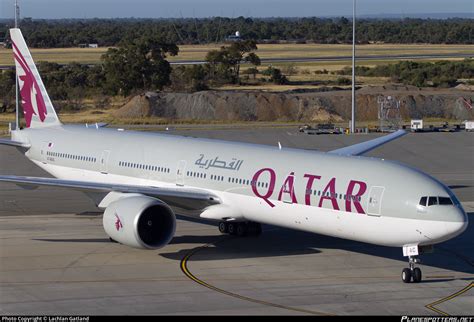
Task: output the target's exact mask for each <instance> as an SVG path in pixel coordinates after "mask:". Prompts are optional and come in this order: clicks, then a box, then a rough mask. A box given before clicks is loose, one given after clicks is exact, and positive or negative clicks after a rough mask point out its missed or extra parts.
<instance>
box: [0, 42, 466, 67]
mask: <svg viewBox="0 0 474 322" xmlns="http://www.w3.org/2000/svg"><path fill="white" fill-rule="evenodd" d="M220 46H222V44H218V45H217V44H216V45H186V46H180V53H179V55H177V56H175V57H169V58H168V59H169V61H171V62H173V61H179V60H204V59H205V57H206V54H207V52H209V51H210V50H213V49H219V48H220ZM106 51H107V48H105V47H104V48H55V49H31V53H32V55H33V58H34V59H35V61H51V62H56V63H61V64H66V63H70V62H79V63H83V64H95V63H98V62H100V58H101V56H102V55H103V54H104V53H105V52H106ZM257 54H258V55H259V56H260V58H264V59H265V58H308V57H312V58H317V57H325V56H335V57H340V56H350V55H351V46H350V45H320V44H260V45H258V51H257ZM401 54H404V55H409V54H473V55H474V45H426V44H422V45H400V44H396V45H393V44H376V45H359V46H358V47H357V55H361V56H370V55H401ZM385 62H387V61H385ZM337 63H338V64H341V62H337ZM370 63H372V62H370ZM304 64H310V63H304ZM364 64H366V62H364ZM6 65H13V58H12V51H11V49H4V48H2V49H0V66H6Z"/></svg>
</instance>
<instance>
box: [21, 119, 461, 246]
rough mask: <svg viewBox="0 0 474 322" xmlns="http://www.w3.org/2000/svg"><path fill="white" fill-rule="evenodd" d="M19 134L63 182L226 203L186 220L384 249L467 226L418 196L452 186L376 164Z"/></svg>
mask: <svg viewBox="0 0 474 322" xmlns="http://www.w3.org/2000/svg"><path fill="white" fill-rule="evenodd" d="M20 132H21V133H19V134H16V135H18V136H21V138H20V139H21V141H22V142H24V141H28V142H30V143H31V145H32V147H31V149H30V150H29V151H28V152H27V153H26V155H27V157H28V158H30V159H31V160H32V161H33V162H35V163H36V164H37V165H38V166H40V167H41V168H43V169H44V170H46V171H47V172H49V173H51V174H52V175H53V176H55V177H57V178H61V179H69V180H78V181H90V182H101V183H114V184H133V185H143V186H157V187H166V186H173V187H176V186H183V187H196V188H200V189H206V190H208V191H210V192H212V193H214V194H215V195H217V196H219V198H220V199H221V201H222V204H223V205H225V206H220V205H219V206H213V207H217V208H216V209H217V210H218V211H207V210H205V211H204V212H202V213H200V214H187V215H194V216H201V217H204V218H210V219H215V220H223V219H233V220H237V221H255V222H259V223H265V224H271V225H276V226H282V227H288V228H293V229H298V230H303V231H308V232H314V233H319V234H324V235H329V236H335V237H340V238H347V239H351V240H357V241H362V242H368V243H373V244H379V245H387V246H403V245H428V244H435V243H439V242H442V241H445V240H447V239H450V238H452V237H454V236H456V235H458V234H459V233H460V232H461V231H462V230H464V229H465V227H466V225H467V220H466V215H465V213H464V211H463V210H462V207H461V206H460V205H459V203H458V202H457V201H456V202H455V205H451V206H437V207H420V205H419V201H420V197H422V196H440V197H452V198H454V197H453V195H452V193H451V192H450V191H449V189H448V188H446V187H445V186H444V185H442V184H440V183H439V182H438V181H436V180H434V179H433V178H431V177H429V176H427V175H425V174H423V173H422V172H420V171H417V170H414V169H411V168H409V167H406V166H403V165H400V164H396V163H392V162H387V161H384V160H380V159H375V158H364V157H345V156H338V155H331V154H326V153H321V152H315V151H305V150H297V149H285V148H284V149H281V150H280V149H278V148H277V147H269V146H259V145H253V144H244V143H233V142H223V141H217V140H208V139H197V138H189V137H180V136H172V135H157V134H149V133H140V132H128V131H118V130H114V129H102V128H99V129H95V128H94V129H90V128H85V127H79V126H63V127H52V128H46V129H44V128H43V129H40V130H37V129H26V130H22V131H20ZM219 207H220V208H219ZM177 212H178V213H179V210H177Z"/></svg>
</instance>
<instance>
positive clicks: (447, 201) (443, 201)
mask: <svg viewBox="0 0 474 322" xmlns="http://www.w3.org/2000/svg"><path fill="white" fill-rule="evenodd" d="M438 200H439V204H440V205H452V204H453V201H452V200H451V198H448V197H438Z"/></svg>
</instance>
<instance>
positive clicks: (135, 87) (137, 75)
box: [0, 35, 474, 110]
mask: <svg viewBox="0 0 474 322" xmlns="http://www.w3.org/2000/svg"><path fill="white" fill-rule="evenodd" d="M257 49H258V47H257V43H256V42H255V41H253V40H246V41H240V42H233V43H231V44H228V45H225V46H222V47H221V48H220V49H218V50H211V51H210V52H208V54H207V55H206V63H205V64H202V65H191V66H184V65H179V66H176V67H174V68H173V67H172V66H171V65H170V63H169V62H168V61H167V60H166V58H167V57H168V56H173V55H177V54H178V51H179V47H178V46H177V45H176V44H174V43H171V42H168V41H167V40H165V39H162V38H160V37H159V36H156V35H153V36H146V35H143V36H141V37H137V38H130V39H128V38H125V39H123V41H121V42H120V43H119V44H118V46H117V47H113V48H109V49H108V51H107V52H106V53H105V54H104V55H103V56H102V62H101V64H98V65H82V64H77V63H72V64H67V65H59V64H57V63H50V62H39V63H38V69H39V72H40V74H41V75H42V78H43V81H44V83H45V85H46V88H48V91H49V93H50V96H51V98H52V99H53V100H55V104H56V106H57V107H58V108H59V109H61V108H67V109H72V110H78V109H81V108H82V107H83V104H82V102H83V100H84V99H85V98H98V97H99V98H101V97H102V99H101V101H102V102H103V104H102V103H101V104H102V105H103V106H104V107H105V106H106V105H107V100H108V98H109V97H111V96H114V95H121V96H129V95H133V94H135V93H140V92H143V91H148V90H152V91H155V90H173V91H200V90H207V89H209V88H210V87H218V86H221V85H225V84H240V83H241V82H242V81H243V82H246V83H251V84H254V85H257V84H259V83H262V82H272V83H274V84H288V83H291V82H290V81H289V80H288V78H287V76H291V75H292V74H293V73H295V71H294V69H295V68H290V67H291V66H290V67H289V66H287V67H285V68H284V69H283V70H280V69H278V68H275V67H272V66H268V67H267V68H266V69H258V68H257V67H258V66H259V65H260V58H259V57H258V55H257ZM242 63H246V64H247V66H246V67H247V68H245V70H244V71H243V72H242V71H241V64H242ZM319 73H322V74H327V73H328V71H326V70H323V71H319ZM356 73H357V75H359V76H369V77H389V78H390V79H391V81H392V82H397V83H403V84H409V85H415V86H418V87H423V86H433V87H452V86H455V85H456V84H457V82H458V80H459V79H468V80H469V79H473V78H474V60H473V59H465V60H463V61H440V62H436V63H427V62H413V61H403V62H399V63H396V64H388V65H379V66H376V67H373V68H369V67H364V66H358V67H357V70H356ZM257 74H260V75H262V77H259V78H258V79H257V78H256V75H257ZM315 74H318V73H315ZM335 74H337V75H350V74H351V68H350V67H347V68H344V69H343V70H340V71H337V72H336V73H335ZM251 76H252V78H251ZM334 84H335V85H349V84H350V80H349V79H348V78H345V77H340V78H338V79H337V81H336V82H335V83H334ZM14 86H15V73H14V71H12V70H7V71H3V72H0V107H2V109H3V110H5V109H6V107H12V106H13V102H14V94H15V88H14ZM64 102H66V103H64ZM98 107H100V106H98Z"/></svg>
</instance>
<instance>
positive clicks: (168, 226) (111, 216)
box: [102, 196, 176, 249]
mask: <svg viewBox="0 0 474 322" xmlns="http://www.w3.org/2000/svg"><path fill="white" fill-rule="evenodd" d="M102 223H103V225H104V230H105V232H106V233H107V234H108V235H109V236H110V238H112V239H113V240H115V241H117V242H119V243H121V244H124V245H127V246H131V247H135V248H145V249H158V248H161V247H164V246H166V245H167V244H168V243H169V242H170V241H171V239H172V238H173V236H174V233H175V229H176V217H175V215H174V212H173V211H172V210H171V208H170V207H169V206H168V205H167V204H165V203H163V202H162V201H160V200H157V199H154V198H151V197H147V196H130V197H126V198H122V199H119V200H117V201H114V202H112V203H111V204H110V205H109V206H108V207H107V208H106V209H105V212H104V217H103V220H102Z"/></svg>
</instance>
